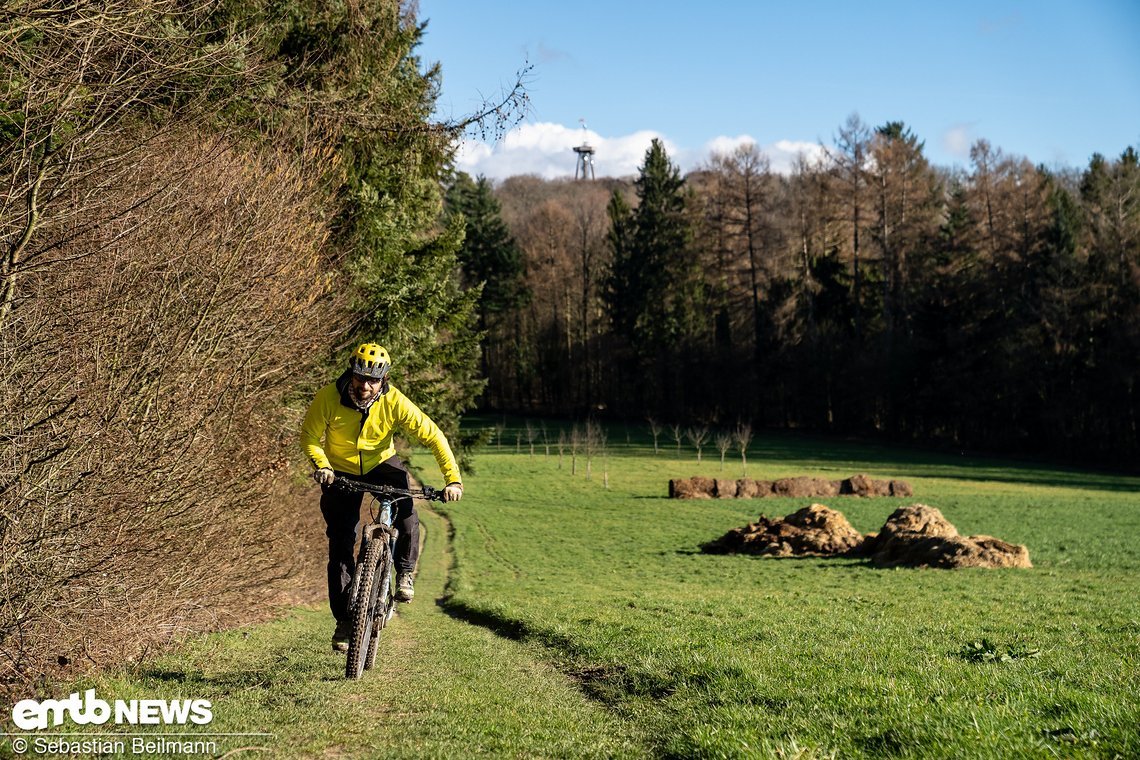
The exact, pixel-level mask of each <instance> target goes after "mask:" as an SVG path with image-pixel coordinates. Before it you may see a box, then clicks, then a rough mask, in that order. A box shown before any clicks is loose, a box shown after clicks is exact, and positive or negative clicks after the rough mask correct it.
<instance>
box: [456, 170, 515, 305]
mask: <svg viewBox="0 0 1140 760" xmlns="http://www.w3.org/2000/svg"><path fill="white" fill-rule="evenodd" d="M447 214H448V217H449V218H450V219H456V218H462V220H463V222H464V223H465V233H464V238H463V246H462V247H461V248H460V250H459V262H460V264H461V265H462V267H463V274H464V277H465V279H466V284H467V285H468V286H469V287H478V286H479V285H480V284H481V285H482V288H483V293H482V296H481V297H480V299H479V313H480V317H481V320H482V322H483V324H484V325H487V324H488V316H489V315H492V314H498V313H501V312H503V311H507V310H509V309H514V308H517V307H519V306H522V305H523V304H525V303H526V302H527V300H528V297H529V293H528V290H527V287H526V283H525V281H524V279H523V258H522V251H521V250H520V249H519V247H518V245H517V244H516V243H515V239H514V238H513V237H512V236H511V231H510V229H508V227H507V225H506V222H504V221H503V218H502V216H501V214H502V207H501V206H500V205H499V202H498V201H497V200H496V199H495V195H494V193H493V192H492V190H491V183H490V182H488V181H487V179H486V178H485V177H479V178H478V179H477V180H474V181H472V179H471V177H470V176H469V175H467V174H466V173H463V172H460V173H459V174H458V175H457V176H456V179H455V181H454V182H453V183H452V185H451V187H450V188H448V191H447Z"/></svg>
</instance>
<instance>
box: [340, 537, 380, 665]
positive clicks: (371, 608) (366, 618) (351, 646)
mask: <svg viewBox="0 0 1140 760" xmlns="http://www.w3.org/2000/svg"><path fill="white" fill-rule="evenodd" d="M388 566H389V560H388V542H387V540H385V539H384V538H380V539H375V540H372V541H370V542H369V543H368V547H367V548H366V549H365V552H364V557H363V559H361V561H360V564H359V565H358V569H357V572H359V573H360V582H359V583H358V584H357V588H356V607H355V609H354V610H353V616H352V636H350V637H349V640H348V660H347V662H346V663H345V668H344V675H345V677H346V678H348V679H349V680H352V681H355V680H356V679H358V678H360V677H361V676H362V675H363V674H364V670H365V668H367V667H369V666H370V665H371V662H370V660H371V661H375V657H376V655H375V652H374V651H370V650H374V648H375V643H376V639H377V638H379V635H380V630H379V628H378V627H377V625H376V624H377V622H378V620H377V618H378V617H379V618H386V617H387V613H388V599H389V598H390V595H391V591H390V590H388V589H385V588H383V587H384V586H390V585H391V584H390V582H388V583H385V582H384V581H387V576H388V573H387V568H388ZM369 655H371V657H369Z"/></svg>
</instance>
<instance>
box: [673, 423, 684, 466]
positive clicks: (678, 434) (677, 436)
mask: <svg viewBox="0 0 1140 760" xmlns="http://www.w3.org/2000/svg"><path fill="white" fill-rule="evenodd" d="M669 430H670V431H672V433H673V440H674V441H676V442H677V458H678V459H680V458H681V440H682V439H683V438H684V437H685V431H684V428H682V427H681V424H680V423H676V424H673V425H670V426H669Z"/></svg>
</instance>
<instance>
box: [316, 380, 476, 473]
mask: <svg viewBox="0 0 1140 760" xmlns="http://www.w3.org/2000/svg"><path fill="white" fill-rule="evenodd" d="M343 379H345V378H344V377H343V376H342V380H343ZM340 385H341V382H340V381H339V380H338V381H337V382H333V383H329V384H328V385H326V386H325V387H324V388H321V389H320V390H319V391H317V396H316V398H314V399H313V403H312V404H310V405H309V411H308V412H307V413H306V414H305V422H304V423H303V424H302V425H301V446H302V448H304V450H305V456H307V457H308V458H309V461H311V462H312V463H313V465H314V466H315V467H317V468H318V469H319V468H321V467H331V468H332V469H334V470H339V471H340V472H349V473H352V474H354V475H357V474H359V475H364V474H365V473H367V472H368V471H369V470H371V469H372V468H373V467H375V466H376V465H378V464H380V463H381V462H383V461H384V460H385V459H388V458H389V457H392V456H395V454H396V447H395V445H394V444H393V443H392V435H393V434H394V433H395V432H396V431H397V430H401V431H403V432H404V433H405V434H407V435H408V436H410V437H412V438H414V439H416V440H417V441H419V442H420V443H422V444H423V445H424V446H426V447H427V448H429V449H431V453H432V454H433V455H434V456H435V461H436V464H438V465H439V471H440V472H441V473H443V481H444V483H462V482H463V481H462V480H461V479H460V475H459V465H458V464H456V462H455V455H454V454H452V453H451V447H450V446H449V445H448V443H447V437H446V436H444V434H443V431H442V430H440V429H439V426H438V425H436V424H435V423H434V422H433V421H432V420H431V418H430V417H428V416H427V415H426V414H424V413H423V412H422V411H420V408H419V407H418V406H416V405H415V404H413V403H412V402H411V401H410V400H409V399H408V397H407V396H405V395H404V394H403V393H401V392H400V391H399V390H397V389H396V387H395V386H394V385H391V384H388V390H387V392H385V393H383V394H381V395H380V396H378V397H377V398H376V400H375V401H374V402H372V406H370V407H368V411H367V412H361V411H359V410H358V409H354V408H353V407H351V406H345V405H344V404H343V403H341V388H340V387H338V386H340ZM322 438H323V439H324V445H323V446H322V445H321V439H322Z"/></svg>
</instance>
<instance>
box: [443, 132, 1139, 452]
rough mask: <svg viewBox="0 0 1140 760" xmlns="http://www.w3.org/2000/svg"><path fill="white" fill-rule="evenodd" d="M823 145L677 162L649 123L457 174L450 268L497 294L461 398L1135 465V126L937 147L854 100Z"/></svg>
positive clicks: (543, 409)
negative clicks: (551, 177)
mask: <svg viewBox="0 0 1140 760" xmlns="http://www.w3.org/2000/svg"><path fill="white" fill-rule="evenodd" d="M821 147H822V148H823V150H822V152H821V154H820V155H819V157H818V158H809V157H807V156H800V157H799V158H798V160H797V161H796V162H795V164H794V165H793V167H792V169H791V171H790V172H788V173H787V174H780V173H776V172H773V171H772V170H771V168H770V163H769V160H768V157H767V156H765V155H764V153H763V152H762V151H760V150H759V149H757V148H756V147H755V146H754V145H745V146H743V147H740V148H738V149H736V150H735V151H733V152H731V153H728V154H721V155H713V156H712V157H711V158H710V159H709V160H708V161H707V162H706V164H705V165H703V166H702V167H700V168H699V169H697V170H695V171H692V172H690V173H689V174H688V175H686V176H682V174H681V172H680V170H679V169H678V168H677V167H676V166H675V165H674V164H673V163H672V161H671V160H670V158H669V156H668V155H667V153H666V151H665V149H664V147H663V146H662V145H661V143H660V142H656V141H655V142H654V143H653V145H652V146H651V147H650V148H649V150H648V151H647V153H646V156H645V160H644V163H643V164H642V166H641V167H640V169H639V173H638V176H637V177H636V178H635V179H633V180H632V181H619V180H609V181H605V182H602V181H599V182H583V181H571V180H557V181H543V180H540V179H538V178H535V177H515V178H511V179H508V180H505V181H504V182H502V183H501V184H500V185H499V186H497V187H491V185H490V184H489V183H487V182H486V181H485V180H479V181H469V180H465V181H463V182H457V183H456V184H455V186H454V187H453V190H452V195H453V196H454V195H459V196H465V197H469V198H473V197H478V198H480V199H481V201H480V202H481V204H482V206H481V208H480V209H479V210H478V211H476V212H475V216H476V218H479V219H480V220H481V221H480V222H479V225H477V226H474V227H470V228H469V230H468V238H467V242H466V243H465V247H464V248H463V249H461V251H460V254H459V256H460V261H461V262H462V263H464V268H465V271H466V272H467V273H468V277H469V278H470V279H472V280H478V281H482V282H485V283H486V285H485V287H486V288H488V289H497V288H505V289H507V290H509V291H510V292H511V293H513V294H514V295H513V296H512V300H511V301H510V302H509V303H507V302H503V303H500V304H499V305H498V306H496V307H495V308H494V309H492V310H490V311H488V312H487V313H486V314H485V315H484V316H485V320H484V324H485V327H486V336H485V339H484V342H483V352H484V359H485V371H486V377H487V380H488V386H487V388H486V390H485V392H484V394H483V396H482V398H481V403H482V404H483V405H484V406H485V407H486V408H488V409H498V410H511V411H520V412H526V413H535V414H541V413H547V414H569V415H575V416H580V417H581V416H589V415H593V414H606V415H612V416H615V417H619V418H625V419H637V418H645V417H647V416H652V417H654V418H655V419H659V420H675V421H680V422H684V423H686V424H689V423H690V422H691V421H699V422H704V423H709V424H713V423H718V424H720V425H722V426H724V425H727V426H731V425H733V424H735V423H736V422H739V421H744V422H748V423H755V424H758V425H761V426H767V427H782V428H802V429H811V430H821V431H832V432H836V433H843V434H857V435H883V436H888V437H890V438H892V439H896V440H913V441H922V442H927V443H943V444H946V445H953V446H956V447H969V448H974V449H982V450H991V451H1002V452H1007V453H1017V454H1034V455H1049V456H1058V457H1063V458H1066V459H1070V460H1080V461H1093V462H1102V463H1112V464H1114V465H1124V466H1135V462H1136V456H1137V454H1140V434H1138V429H1137V417H1138V414H1140V408H1138V407H1140V390H1138V388H1137V385H1138V381H1140V359H1138V357H1140V167H1138V166H1137V153H1136V150H1135V149H1134V148H1131V147H1129V148H1126V149H1125V150H1124V151H1123V152H1122V153H1121V154H1120V155H1119V156H1118V157H1116V158H1107V157H1105V156H1103V155H1099V154H1098V155H1094V156H1093V157H1092V159H1091V160H1090V161H1089V164H1088V166H1087V167H1085V168H1084V169H1081V170H1075V169H1070V168H1060V169H1057V168H1047V167H1044V166H1035V165H1033V164H1031V163H1030V162H1029V161H1028V160H1026V159H1024V158H1020V157H1018V156H1014V155H1009V154H1006V153H1004V152H1003V151H1002V150H1001V149H999V148H996V147H994V146H992V145H990V144H989V143H988V142H987V141H985V140H979V141H978V142H976V143H975V144H974V145H973V146H972V148H971V151H970V161H969V165H968V167H966V168H961V167H956V168H951V169H947V168H943V167H938V166H934V165H932V164H931V163H930V162H929V160H928V159H927V157H926V155H925V152H924V144H923V142H922V141H921V140H920V139H919V138H918V137H917V136H916V135H914V134H913V133H912V132H911V130H910V129H909V128H908V127H907V126H906V125H905V124H904V123H902V122H889V123H886V124H883V125H881V126H878V127H874V128H872V127H870V126H868V125H866V124H865V123H864V122H863V121H862V120H861V119H860V118H859V117H858V116H857V115H852V116H851V117H850V118H849V119H848V120H847V121H846V122H845V123H844V124H843V125H842V126H841V127H840V128H839V129H838V130H837V132H836V134H835V137H834V140H833V142H832V144H830V145H826V146H821ZM469 205H470V204H469ZM452 207H453V208H459V207H460V206H459V204H458V203H457V202H456V203H452ZM468 212H470V208H469V209H468ZM488 220H494V224H492V223H491V222H489V221H488ZM495 225H498V228H497V231H496V234H495V237H494V240H493V241H492V238H489V237H487V236H485V235H482V234H481V233H480V230H485V229H488V228H489V227H492V226H495ZM480 241H481V242H480ZM488 241H492V242H488ZM480 244H482V245H484V246H485V247H488V246H489V247H490V248H493V249H494V250H495V251H496V252H497V253H496V254H495V256H498V258H497V259H495V258H494V256H492V255H490V254H488V253H486V252H485V251H483V252H480V251H479V249H478V248H477V245H480ZM475 260H478V261H479V262H481V263H479V264H478V266H479V267H482V268H481V269H480V268H477V267H475V266H474V265H473V261H475ZM488 262H494V265H493V266H488Z"/></svg>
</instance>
